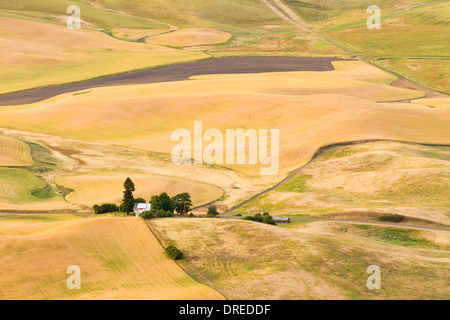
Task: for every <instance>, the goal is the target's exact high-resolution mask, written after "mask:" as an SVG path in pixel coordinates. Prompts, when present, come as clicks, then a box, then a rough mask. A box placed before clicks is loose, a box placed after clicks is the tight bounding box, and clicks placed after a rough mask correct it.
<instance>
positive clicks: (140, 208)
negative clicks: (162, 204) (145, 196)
mask: <svg viewBox="0 0 450 320" xmlns="http://www.w3.org/2000/svg"><path fill="white" fill-rule="evenodd" d="M151 209H152V205H151V204H150V203H135V204H134V207H133V211H134V214H135V215H136V217H139V216H140V215H141V213H142V212H145V211H150V210H151Z"/></svg>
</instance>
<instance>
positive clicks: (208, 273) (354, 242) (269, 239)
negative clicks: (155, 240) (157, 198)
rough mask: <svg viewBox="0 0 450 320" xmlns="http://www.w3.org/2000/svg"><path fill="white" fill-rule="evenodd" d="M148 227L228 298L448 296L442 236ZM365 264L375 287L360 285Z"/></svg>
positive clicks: (316, 227) (229, 224)
mask: <svg viewBox="0 0 450 320" xmlns="http://www.w3.org/2000/svg"><path fill="white" fill-rule="evenodd" d="M152 224H154V225H156V228H157V230H159V232H160V234H161V235H162V236H163V237H164V238H165V239H166V240H167V241H168V243H171V244H175V245H176V246H177V247H179V248H180V249H181V250H183V252H185V253H186V256H187V260H186V262H185V263H186V268H187V269H188V270H189V271H190V272H191V274H193V275H194V276H195V278H196V279H199V280H201V281H204V282H206V283H208V284H210V285H212V286H214V287H216V288H218V290H220V291H221V292H222V293H223V294H224V295H225V296H226V297H227V298H228V299H283V300H285V299H448V297H449V292H448V290H447V277H446V273H448V271H449V266H448V263H447V261H448V258H449V251H448V245H449V243H448V238H447V242H445V236H446V234H443V233H421V232H417V231H410V230H402V229H396V228H378V227H366V226H361V227H357V226H351V225H347V224H330V223H323V222H318V223H308V224H306V225H296V226H293V227H292V228H281V227H279V226H277V227H274V226H268V225H263V224H259V223H255V222H247V221H227V220H224V219H220V220H218V219H166V220H157V221H154V222H152ZM429 239H432V240H429ZM439 239H444V242H443V243H442V242H439V241H441V240H439ZM445 245H446V247H444V246H445ZM392 252H395V255H392ZM370 265H378V266H380V268H381V277H382V278H381V290H374V291H370V290H368V289H367V287H366V281H367V278H368V277H369V276H370V275H369V274H367V273H366V270H367V268H368V266H370ZM405 284H407V285H405Z"/></svg>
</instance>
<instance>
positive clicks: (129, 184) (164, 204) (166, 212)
mask: <svg viewBox="0 0 450 320" xmlns="http://www.w3.org/2000/svg"><path fill="white" fill-rule="evenodd" d="M123 187H124V191H123V197H122V203H121V204H120V206H117V205H116V204H112V203H104V204H102V205H94V206H93V209H94V212H95V213H96V214H101V213H108V212H123V213H126V214H129V213H130V212H133V211H134V204H135V203H147V202H146V201H145V199H143V198H134V196H133V192H134V191H135V190H136V187H135V185H134V182H133V181H132V180H131V179H130V178H127V179H126V180H125V182H124V184H123ZM149 203H150V204H151V211H150V213H151V214H150V213H146V212H145V213H146V214H147V215H149V216H151V215H153V216H154V217H158V218H159V217H167V216H173V214H174V212H176V213H178V214H181V215H184V214H188V213H189V212H190V211H191V210H192V200H191V195H190V194H189V193H187V192H183V193H180V194H177V195H176V196H174V197H169V195H168V194H167V193H165V192H163V193H161V194H160V195H154V196H152V197H151V199H150V201H149Z"/></svg>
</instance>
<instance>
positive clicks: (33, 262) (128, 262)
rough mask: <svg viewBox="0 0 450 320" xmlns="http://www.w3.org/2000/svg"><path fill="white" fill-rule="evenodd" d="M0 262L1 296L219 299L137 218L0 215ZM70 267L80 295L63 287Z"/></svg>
mask: <svg viewBox="0 0 450 320" xmlns="http://www.w3.org/2000/svg"><path fill="white" fill-rule="evenodd" d="M12 253H13V254H12ZM49 263H50V264H51V266H52V267H51V268H49ZM0 264H1V265H2V272H1V273H0V288H1V289H0V297H1V298H2V299H194V300H195V299H221V298H222V296H221V295H220V294H218V293H217V292H215V291H214V290H212V289H210V288H208V287H206V286H204V285H201V284H199V283H197V282H195V281H193V280H192V279H191V278H190V277H189V276H187V275H186V274H185V273H184V271H183V270H182V269H181V268H180V267H179V266H178V265H177V264H176V263H174V262H173V261H172V260H169V259H168V258H167V257H166V255H165V253H164V251H163V249H162V247H161V246H160V244H159V243H158V241H157V240H156V238H155V237H154V236H153V235H152V234H151V232H150V231H149V230H148V228H147V226H146V225H145V224H144V222H143V221H142V220H140V219H136V218H86V219H82V218H78V219H73V218H72V219H68V220H61V217H58V219H57V221H55V219H52V218H49V217H48V216H44V217H43V218H41V217H40V216H25V217H24V216H19V217H13V218H11V217H6V218H5V217H3V218H0ZM70 265H78V266H79V267H80V269H81V290H69V289H67V287H66V281H67V279H68V277H69V275H68V274H66V270H67V268H68V267H69V266H70Z"/></svg>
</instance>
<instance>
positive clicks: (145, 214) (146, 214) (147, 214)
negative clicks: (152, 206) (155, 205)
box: [139, 211, 155, 220]
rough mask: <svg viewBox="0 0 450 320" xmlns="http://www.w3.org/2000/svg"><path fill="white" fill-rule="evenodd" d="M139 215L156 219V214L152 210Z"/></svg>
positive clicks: (145, 218) (143, 217)
mask: <svg viewBox="0 0 450 320" xmlns="http://www.w3.org/2000/svg"><path fill="white" fill-rule="evenodd" d="M139 217H140V218H142V219H144V220H150V219H155V215H154V214H153V212H151V211H144V212H142V213H141V215H140V216H139Z"/></svg>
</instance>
